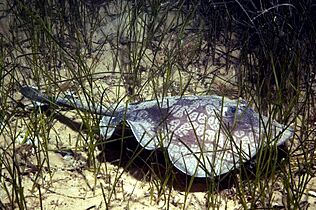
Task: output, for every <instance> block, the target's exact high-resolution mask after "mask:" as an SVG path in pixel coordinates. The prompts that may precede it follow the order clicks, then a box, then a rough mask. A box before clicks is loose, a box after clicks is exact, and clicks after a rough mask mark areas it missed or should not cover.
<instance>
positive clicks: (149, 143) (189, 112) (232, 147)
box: [100, 96, 293, 177]
mask: <svg viewBox="0 0 316 210" xmlns="http://www.w3.org/2000/svg"><path fill="white" fill-rule="evenodd" d="M223 102H224V103H223ZM222 104H223V105H222ZM123 112H124V114H123ZM115 115H116V117H114V118H112V121H111V122H110V121H109V118H108V117H104V118H103V119H102V121H101V123H100V126H101V134H102V135H104V136H106V137H107V138H109V137H110V136H111V135H112V132H113V131H111V132H106V131H105V129H106V128H107V125H109V124H110V125H112V127H115V126H116V125H117V124H118V122H120V121H121V120H122V119H123V116H124V119H126V121H127V123H128V124H129V126H130V127H131V129H132V131H133V134H134V135H135V137H136V139H137V140H138V142H139V143H140V144H141V145H142V146H143V147H144V148H146V149H148V150H153V149H156V148H160V147H164V148H166V149H167V150H168V154H169V157H170V159H171V161H172V162H173V164H174V165H175V167H177V168H178V169H179V170H181V171H183V172H184V173H186V174H188V175H191V176H196V177H206V176H210V175H211V174H212V175H220V174H223V173H226V172H229V171H230V170H232V169H233V168H235V167H238V166H239V165H240V161H242V162H245V161H247V160H249V159H250V158H252V157H253V156H254V155H255V154H256V152H257V151H258V149H259V148H260V147H261V146H264V145H266V143H265V140H264V139H265V138H263V136H264V133H265V132H264V131H266V130H264V129H263V127H264V126H267V123H268V120H267V118H266V117H261V118H260V116H259V114H257V113H256V112H254V111H253V110H252V109H251V108H250V107H248V106H247V103H245V102H244V101H237V100H230V99H228V98H223V97H219V96H200V97H196V96H185V97H167V98H164V99H159V100H158V101H157V100H152V101H145V102H141V103H136V104H130V105H129V106H128V108H127V110H126V111H123V109H120V111H117V112H116V114H115ZM272 128H274V129H272V130H273V136H275V135H276V134H277V133H279V132H283V134H282V135H280V138H279V139H276V140H275V142H276V144H277V145H279V144H282V143H283V142H284V141H286V140H287V139H289V138H290V137H291V136H292V135H293V131H292V130H291V129H287V130H285V129H283V126H282V125H280V124H279V123H277V122H273V123H272ZM274 130H275V131H276V132H277V133H276V132H274ZM241 151H242V152H241ZM240 154H241V155H240Z"/></svg>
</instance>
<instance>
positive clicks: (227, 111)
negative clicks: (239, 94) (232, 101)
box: [223, 106, 236, 117]
mask: <svg viewBox="0 0 316 210" xmlns="http://www.w3.org/2000/svg"><path fill="white" fill-rule="evenodd" d="M223 111H224V115H225V117H234V115H235V113H236V107H234V106H229V107H225V108H224V110H223Z"/></svg>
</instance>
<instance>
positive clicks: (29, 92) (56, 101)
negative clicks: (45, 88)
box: [20, 86, 113, 116]
mask: <svg viewBox="0 0 316 210" xmlns="http://www.w3.org/2000/svg"><path fill="white" fill-rule="evenodd" d="M20 92H21V93H22V95H23V96H25V97H27V98H29V99H30V100H32V101H36V102H40V103H44V104H49V105H55V106H56V105H57V106H60V107H67V108H73V109H79V110H81V111H86V112H90V113H93V114H99V115H105V116H112V115H113V112H111V111H109V110H108V109H106V108H105V107H103V106H102V105H100V104H97V105H92V106H89V105H87V104H83V103H82V102H81V101H80V100H78V99H75V98H73V97H57V98H53V97H51V96H48V95H46V94H44V93H42V92H40V91H38V90H37V89H35V88H33V87H30V86H21V87H20Z"/></svg>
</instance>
